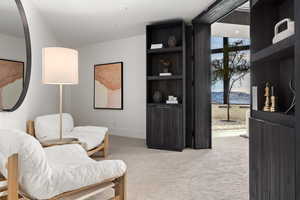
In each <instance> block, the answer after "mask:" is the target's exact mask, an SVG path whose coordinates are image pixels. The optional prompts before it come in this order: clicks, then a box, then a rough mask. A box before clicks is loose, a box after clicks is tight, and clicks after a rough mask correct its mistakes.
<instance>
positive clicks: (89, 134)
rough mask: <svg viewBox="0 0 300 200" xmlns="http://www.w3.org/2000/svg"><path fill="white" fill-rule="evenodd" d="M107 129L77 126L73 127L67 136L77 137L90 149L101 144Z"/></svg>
mask: <svg viewBox="0 0 300 200" xmlns="http://www.w3.org/2000/svg"><path fill="white" fill-rule="evenodd" d="M107 131H108V128H106V127H97V126H79V127H75V128H74V129H73V130H72V132H70V133H69V136H70V137H75V138H78V139H79V141H81V142H83V143H84V144H85V145H86V148H87V150H91V149H94V148H96V147H97V146H99V145H101V144H102V142H103V140H104V137H105V135H106V133H107Z"/></svg>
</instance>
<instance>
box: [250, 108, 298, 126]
mask: <svg viewBox="0 0 300 200" xmlns="http://www.w3.org/2000/svg"><path fill="white" fill-rule="evenodd" d="M252 117H254V118H256V119H261V120H265V121H268V122H272V123H276V124H281V125H284V126H289V127H294V126H295V115H287V114H285V113H282V112H266V111H259V110H258V111H256V110H252Z"/></svg>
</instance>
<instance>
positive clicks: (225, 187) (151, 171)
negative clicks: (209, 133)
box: [90, 136, 249, 200]
mask: <svg viewBox="0 0 300 200" xmlns="http://www.w3.org/2000/svg"><path fill="white" fill-rule="evenodd" d="M110 139H111V140H110V143H111V144H110V147H111V148H110V155H109V157H108V159H122V160H124V161H125V162H126V164H127V165H128V200H248V199H249V189H248V181H249V180H248V178H249V175H248V169H249V166H248V140H247V139H245V138H241V137H225V138H214V139H213V149H211V150H192V149H186V150H184V151H183V152H171V151H161V150H153V149H148V148H146V146H145V141H144V140H140V139H131V138H123V137H117V136H111V138H110ZM110 195H112V191H109V190H108V191H106V192H104V193H102V194H100V195H97V196H95V197H92V198H90V200H102V199H103V200H104V199H106V198H108V197H110Z"/></svg>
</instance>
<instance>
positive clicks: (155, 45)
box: [150, 44, 164, 49]
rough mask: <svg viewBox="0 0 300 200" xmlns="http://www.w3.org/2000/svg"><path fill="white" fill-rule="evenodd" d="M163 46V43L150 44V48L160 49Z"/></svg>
mask: <svg viewBox="0 0 300 200" xmlns="http://www.w3.org/2000/svg"><path fill="white" fill-rule="evenodd" d="M163 47H164V46H163V44H151V47H150V49H162V48H163Z"/></svg>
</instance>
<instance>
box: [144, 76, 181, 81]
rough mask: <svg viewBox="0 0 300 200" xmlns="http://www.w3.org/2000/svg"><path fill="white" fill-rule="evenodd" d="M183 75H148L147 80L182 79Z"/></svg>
mask: <svg viewBox="0 0 300 200" xmlns="http://www.w3.org/2000/svg"><path fill="white" fill-rule="evenodd" d="M182 78H183V77H182V75H171V76H148V77H147V80H150V81H151V80H152V81H156V80H181V79H182Z"/></svg>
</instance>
